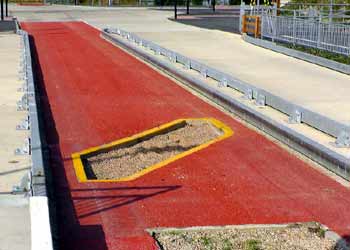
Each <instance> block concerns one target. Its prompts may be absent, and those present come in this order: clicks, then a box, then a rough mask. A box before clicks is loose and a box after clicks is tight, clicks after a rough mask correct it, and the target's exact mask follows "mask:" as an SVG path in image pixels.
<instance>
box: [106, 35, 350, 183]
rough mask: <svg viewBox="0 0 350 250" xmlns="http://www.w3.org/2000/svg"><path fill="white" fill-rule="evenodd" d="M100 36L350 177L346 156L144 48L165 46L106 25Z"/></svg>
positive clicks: (210, 71)
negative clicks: (278, 121) (156, 44)
mask: <svg viewBox="0 0 350 250" xmlns="http://www.w3.org/2000/svg"><path fill="white" fill-rule="evenodd" d="M111 33H114V34H119V35H120V36H121V37H120V38H119V37H116V36H113V35H112V34H111ZM102 37H103V38H105V39H106V40H108V41H110V42H111V43H114V44H116V45H118V46H121V47H123V48H125V49H126V50H128V51H130V52H131V53H134V54H135V55H137V56H139V57H141V58H142V59H144V60H146V61H148V62H150V63H151V64H153V65H155V66H156V67H158V68H159V69H161V70H163V71H165V72H167V73H170V74H171V75H173V76H174V77H176V78H178V79H180V80H181V81H182V82H184V83H185V84H187V85H188V86H189V87H191V88H193V89H195V90H197V91H199V92H200V93H202V94H203V95H204V96H206V97H207V98H209V99H211V100H213V101H214V102H216V103H218V104H219V105H221V106H223V107H224V108H225V109H227V110H229V111H230V112H232V113H234V114H236V115H238V116H239V117H241V118H242V119H243V120H246V121H247V122H249V123H251V124H252V125H254V126H256V127H258V128H259V129H260V130H263V131H264V132H266V133H268V134H270V135H271V136H273V137H275V138H277V139H278V140H280V141H282V142H283V143H285V144H287V145H288V146H290V147H291V148H293V149H295V150H296V151H299V152H301V153H302V154H304V155H306V156H307V157H308V158H311V159H312V160H314V161H316V162H318V163H320V164H321V165H323V166H324V167H326V168H327V169H329V170H331V171H333V172H335V173H336V174H338V175H339V176H341V177H343V178H344V179H346V180H350V161H349V159H348V158H346V157H344V156H343V155H340V154H338V153H337V152H334V151H332V150H330V149H329V148H327V147H325V146H323V145H321V144H319V143H318V142H317V141H315V140H313V139H310V138H307V137H306V136H304V135H302V134H300V133H298V132H296V131H294V130H292V129H290V128H289V127H287V126H285V125H283V124H280V123H277V122H275V121H274V120H272V119H271V118H269V117H267V116H266V115H264V114H262V113H259V112H256V111H255V110H254V109H253V108H251V107H249V105H247V104H245V103H243V102H242V101H241V100H238V99H235V98H232V97H230V96H228V95H226V94H224V93H223V92H221V91H218V90H217V89H214V88H213V87H211V86H209V85H208V84H206V83H205V82H203V80H201V79H200V78H198V77H194V76H191V75H189V74H187V73H186V72H185V71H184V70H179V69H178V68H176V67H175V66H174V64H173V63H172V62H170V61H169V60H162V59H160V58H159V57H158V56H156V55H152V54H150V53H148V51H146V50H145V49H144V48H146V49H149V50H151V51H153V52H154V53H155V54H160V53H162V51H163V52H164V51H166V50H165V49H164V48H163V49H160V48H158V47H157V46H155V45H154V43H152V42H149V41H146V40H142V47H143V48H142V47H140V46H138V45H136V44H133V43H130V41H131V40H132V39H131V37H132V36H131V35H130V33H128V32H125V31H122V30H119V29H114V30H113V32H111V30H110V29H105V30H104V31H103V32H102ZM123 37H124V38H123ZM136 39H141V38H139V37H136ZM172 53H173V54H176V58H177V59H176V60H177V62H180V63H181V60H182V61H183V62H184V63H185V64H184V65H185V67H187V66H186V64H188V62H189V61H190V66H191V68H192V69H195V70H197V71H198V72H200V73H201V74H202V75H205V76H209V77H221V78H219V79H221V80H222V79H223V78H224V77H222V75H220V73H218V71H217V70H215V69H211V68H209V67H206V66H205V65H203V64H201V63H199V62H196V61H194V60H191V59H189V58H187V57H185V56H182V55H179V54H177V53H175V52H172ZM164 54H165V52H164ZM227 79H228V80H227ZM224 80H225V81H229V84H231V85H230V86H232V85H234V86H236V87H237V88H238V89H241V90H243V91H240V92H242V93H251V96H252V98H256V97H257V96H258V94H259V91H257V90H256V88H253V87H252V89H253V90H251V89H249V88H250V87H251V86H250V85H248V84H247V85H246V84H245V83H243V82H240V81H239V80H237V79H232V77H229V76H228V77H227V78H226V79H224ZM248 90H249V91H248ZM261 93H263V94H264V93H265V92H264V91H260V94H261ZM263 94H262V95H263ZM275 100H280V99H279V98H278V97H276V99H275ZM265 103H267V104H268V103H269V101H267V100H266V96H265ZM281 103H282V104H285V102H284V101H283V100H281ZM285 105H287V104H285ZM292 107H293V106H292ZM287 108H288V107H286V109H287ZM289 108H290V107H289ZM319 119H320V118H319ZM326 120H327V119H326Z"/></svg>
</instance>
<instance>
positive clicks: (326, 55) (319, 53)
mask: <svg viewBox="0 0 350 250" xmlns="http://www.w3.org/2000/svg"><path fill="white" fill-rule="evenodd" d="M280 45H282V46H285V47H287V48H290V49H295V50H299V51H302V52H305V53H309V54H311V55H314V56H319V57H323V58H326V59H329V60H333V61H336V62H339V63H344V64H350V57H349V56H345V55H340V54H336V53H332V52H329V51H325V50H320V49H315V48H309V47H304V46H300V45H292V44H280Z"/></svg>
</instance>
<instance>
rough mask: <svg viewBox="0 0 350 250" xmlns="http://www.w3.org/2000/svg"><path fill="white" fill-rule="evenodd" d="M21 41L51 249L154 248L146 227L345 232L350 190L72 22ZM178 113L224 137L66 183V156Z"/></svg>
mask: <svg viewBox="0 0 350 250" xmlns="http://www.w3.org/2000/svg"><path fill="white" fill-rule="evenodd" d="M22 26H23V28H24V29H25V30H27V31H28V32H29V34H30V35H31V36H32V38H33V39H32V43H33V45H34V46H33V49H35V51H34V53H35V58H36V63H35V65H34V66H35V69H36V71H37V73H36V80H37V84H39V87H40V89H39V91H40V96H41V97H40V99H41V108H42V110H43V111H44V121H45V130H46V139H47V143H48V147H49V151H50V159H49V167H50V170H51V171H52V174H53V178H54V193H55V203H54V206H55V208H56V211H57V215H56V217H57V221H56V223H57V224H58V225H59V226H58V232H55V235H58V237H59V238H58V242H59V245H60V247H61V249H79V250H80V249H84V250H86V249H93V250H105V249H113V250H114V249H123V250H125V249H130V250H139V249H155V245H154V242H153V239H152V238H151V237H150V236H148V234H147V233H145V231H144V230H145V229H146V228H153V227H185V226H186V227H187V226H198V225H226V224H246V223H285V222H295V221H319V222H321V223H323V224H326V225H328V226H329V227H331V228H332V229H334V230H336V231H337V232H339V233H341V234H343V235H347V234H349V233H350V192H349V190H348V189H346V188H345V187H343V186H341V185H340V184H338V183H336V182H335V181H333V180H331V179H330V178H329V177H327V176H325V175H323V174H321V173H319V172H318V171H317V170H315V169H313V168H311V167H310V166H308V165H307V164H306V163H304V162H302V161H301V160H299V159H297V158H296V157H295V156H293V155H291V154H289V153H288V152H286V151H285V150H283V149H282V148H280V147H279V146H278V145H276V144H275V143H273V142H271V141H269V140H268V139H266V138H265V137H263V136H261V135H259V134H257V133H256V132H254V131H252V130H250V129H248V128H246V127H244V126H243V125H242V124H240V123H239V122H237V121H235V120H234V119H232V118H230V117H229V116H227V115H225V114H224V113H222V112H220V111H219V110H217V109H215V108H214V107H212V106H210V105H208V104H207V103H205V102H203V101H202V100H200V99H198V98H197V97H195V96H193V95H191V94H190V93H189V92H187V91H186V90H184V89H182V88H181V87H179V86H178V85H176V84H175V83H174V82H172V81H171V80H169V79H168V78H166V77H164V76H162V75H160V74H159V73H158V72H156V71H154V70H153V69H151V68H150V67H148V66H147V65H145V64H143V63H142V62H140V61H138V60H137V59H135V58H134V57H132V56H130V55H129V54H127V53H125V52H123V51H122V50H120V49H118V48H116V47H114V46H112V45H111V44H109V43H108V42H106V41H104V40H102V39H101V38H100V36H99V31H97V30H95V29H93V28H92V27H90V26H88V25H86V24H84V23H80V22H64V23H23V24H22ZM186 117H214V118H216V119H219V120H221V121H223V122H225V123H226V124H228V125H229V126H230V127H231V128H232V129H233V130H234V132H235V134H234V135H233V136H232V137H230V138H229V139H226V140H224V141H221V142H218V143H216V144H213V145H211V146H210V147H208V148H206V149H204V150H201V151H199V152H196V153H194V154H192V155H190V156H187V157H185V158H182V159H180V160H178V161H175V162H173V163H171V164H170V165H169V166H167V167H163V168H161V169H158V170H156V171H153V172H151V173H149V174H147V175H145V176H143V177H141V178H139V179H137V180H135V181H130V182H125V183H78V181H77V178H76V176H75V172H74V170H73V165H72V161H71V159H70V156H71V154H72V153H73V152H77V151H80V150H83V149H86V148H88V147H91V146H96V145H100V144H103V143H107V142H110V141H114V140H117V139H119V138H122V137H125V136H130V135H132V134H135V133H138V132H141V131H143V130H146V129H149V128H153V127H155V126H157V125H160V124H163V123H166V122H169V121H172V120H175V119H178V118H186Z"/></svg>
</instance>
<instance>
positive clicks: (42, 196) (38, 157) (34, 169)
mask: <svg viewBox="0 0 350 250" xmlns="http://www.w3.org/2000/svg"><path fill="white" fill-rule="evenodd" d="M16 27H17V28H18V23H17V25H16ZM17 34H19V35H21V37H22V41H21V44H22V49H23V53H22V56H23V58H22V63H23V65H22V66H23V72H22V74H23V80H24V85H23V87H22V90H23V91H24V96H25V98H22V100H21V102H22V104H23V107H24V108H25V110H27V111H28V113H29V119H28V121H27V122H28V124H27V125H28V126H27V128H29V129H30V138H29V145H28V146H29V150H28V154H30V155H31V163H32V164H31V171H30V172H31V174H30V187H31V190H30V191H31V197H30V200H29V201H30V203H29V204H30V220H31V248H32V249H42V250H53V241H52V232H51V226H50V216H49V205H48V197H47V190H46V178H45V171H44V158H43V150H42V141H41V136H40V128H39V112H38V107H37V103H36V93H35V85H34V77H33V68H32V58H31V51H30V44H29V37H28V33H27V32H25V31H23V30H21V29H17Z"/></svg>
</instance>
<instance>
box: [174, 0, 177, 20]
mask: <svg viewBox="0 0 350 250" xmlns="http://www.w3.org/2000/svg"><path fill="white" fill-rule="evenodd" d="M174 18H175V20H177V0H174Z"/></svg>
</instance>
